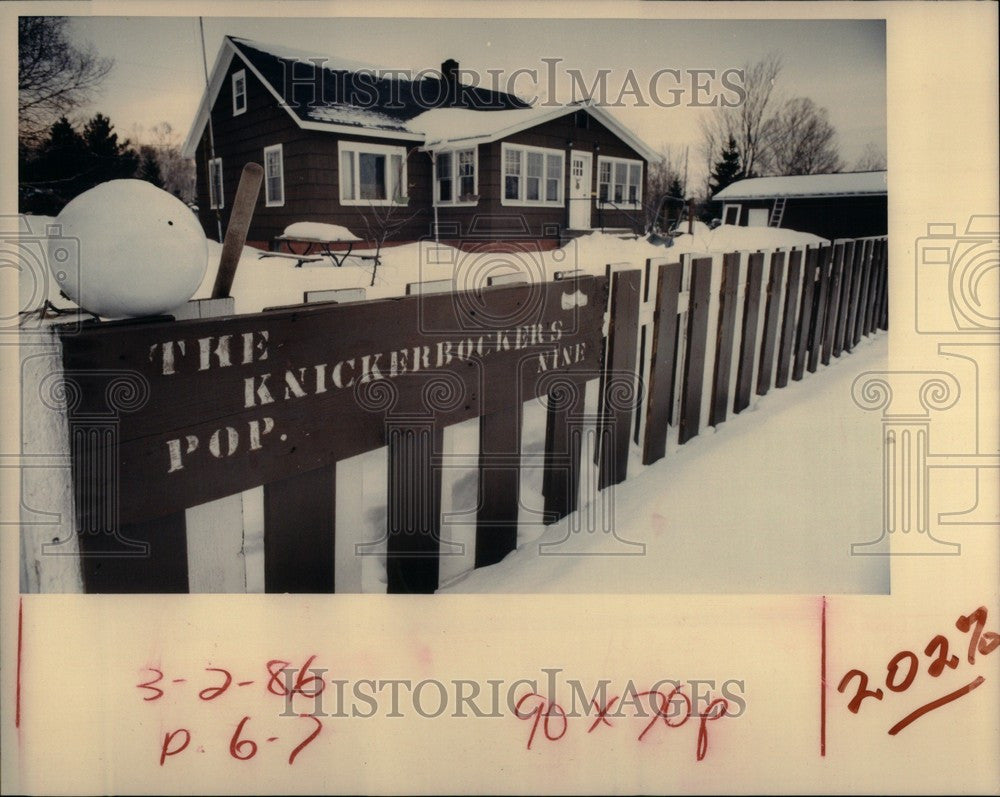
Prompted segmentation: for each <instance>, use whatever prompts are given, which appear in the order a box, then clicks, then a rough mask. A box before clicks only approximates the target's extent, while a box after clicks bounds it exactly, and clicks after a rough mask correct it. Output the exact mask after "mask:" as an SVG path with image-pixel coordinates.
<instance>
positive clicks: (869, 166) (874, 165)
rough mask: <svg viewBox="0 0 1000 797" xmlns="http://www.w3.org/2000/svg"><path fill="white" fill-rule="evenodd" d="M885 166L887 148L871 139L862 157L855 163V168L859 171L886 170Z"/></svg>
mask: <svg viewBox="0 0 1000 797" xmlns="http://www.w3.org/2000/svg"><path fill="white" fill-rule="evenodd" d="M885 168H886V157H885V148H884V147H880V146H879V145H878V144H876V143H875V142H874V141H869V142H868V143H867V144H866V145H865V149H864V151H863V152H862V153H861V157H860V158H858V159H857V161H855V163H854V170H855V171H857V172H881V171H885Z"/></svg>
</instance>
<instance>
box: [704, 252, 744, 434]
mask: <svg viewBox="0 0 1000 797" xmlns="http://www.w3.org/2000/svg"><path fill="white" fill-rule="evenodd" d="M739 279H740V254H739V253H738V252H732V253H730V254H727V255H725V256H724V257H723V258H722V289H721V291H720V292H719V322H718V333H717V335H716V338H715V362H714V366H713V375H712V401H711V404H710V405H709V413H708V423H709V425H710V426H717V425H718V424H720V423H722V422H723V421H725V420H726V411H727V408H728V406H729V378H730V374H731V373H732V365H733V348H734V346H735V340H734V338H735V336H736V294H737V292H738V291H739V287H740V284H739Z"/></svg>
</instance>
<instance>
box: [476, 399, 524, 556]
mask: <svg viewBox="0 0 1000 797" xmlns="http://www.w3.org/2000/svg"><path fill="white" fill-rule="evenodd" d="M510 398H511V400H510V401H509V402H508V403H507V405H506V407H505V408H504V409H501V410H498V411H496V412H492V413H489V414H487V415H484V416H483V417H482V418H480V419H479V512H478V515H477V518H476V559H475V561H476V567H485V566H486V565H492V564H495V563H496V562H499V561H500V560H501V559H503V558H504V557H505V556H506V555H507V554H508V553H510V552H511V551H513V550H514V549H515V548H516V547H517V515H518V508H519V507H520V486H521V468H520V460H521V404H520V403H519V402H518V401H517V400H516V396H513V395H512V396H511V397H510Z"/></svg>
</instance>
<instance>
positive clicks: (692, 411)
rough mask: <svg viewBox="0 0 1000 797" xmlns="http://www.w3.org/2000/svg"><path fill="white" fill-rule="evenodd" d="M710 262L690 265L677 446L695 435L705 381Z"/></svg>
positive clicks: (703, 258)
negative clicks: (689, 298) (688, 302)
mask: <svg viewBox="0 0 1000 797" xmlns="http://www.w3.org/2000/svg"><path fill="white" fill-rule="evenodd" d="M711 280H712V258H710V257H701V258H695V259H694V260H692V261H691V303H690V306H689V308H688V329H687V346H686V347H685V352H684V385H683V387H682V391H683V392H682V393H681V418H680V423H679V424H678V436H677V440H678V443H681V444H683V443H686V442H687V441H688V440H690V439H691V438H692V437H694V436H695V435H697V434H698V427H699V424H700V422H701V389H702V382H703V381H704V379H705V349H706V345H707V340H708V304H709V301H710V300H711Z"/></svg>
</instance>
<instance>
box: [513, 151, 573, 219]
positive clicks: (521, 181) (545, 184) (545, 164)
mask: <svg viewBox="0 0 1000 797" xmlns="http://www.w3.org/2000/svg"><path fill="white" fill-rule="evenodd" d="M501 149H502V151H503V198H502V204H504V205H561V204H562V199H563V163H564V161H563V153H562V152H560V151H559V150H554V149H543V148H541V147H523V146H515V145H514V144H503V145H502V147H501Z"/></svg>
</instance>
